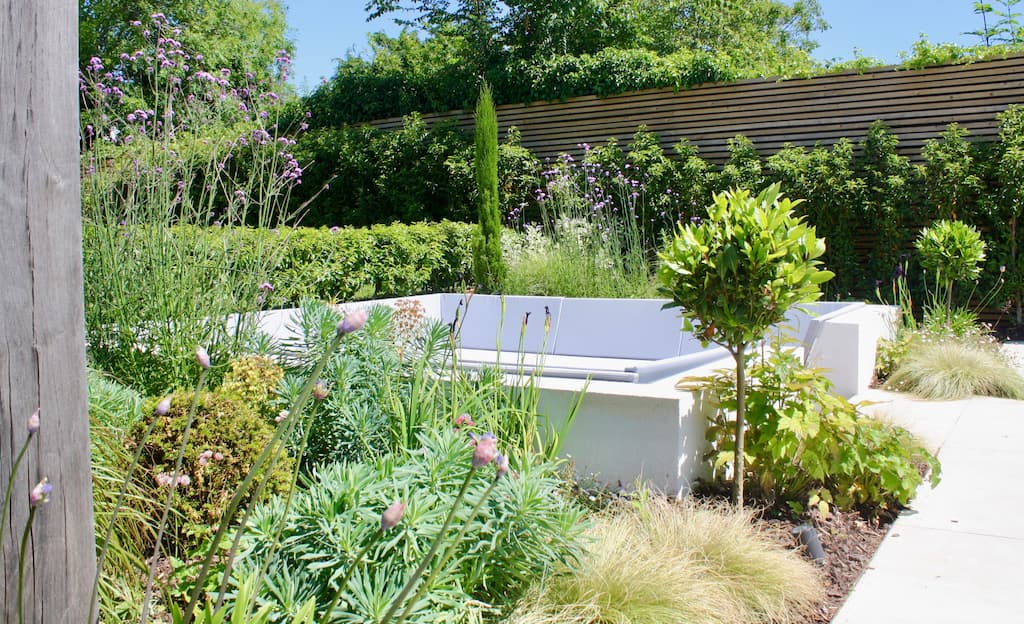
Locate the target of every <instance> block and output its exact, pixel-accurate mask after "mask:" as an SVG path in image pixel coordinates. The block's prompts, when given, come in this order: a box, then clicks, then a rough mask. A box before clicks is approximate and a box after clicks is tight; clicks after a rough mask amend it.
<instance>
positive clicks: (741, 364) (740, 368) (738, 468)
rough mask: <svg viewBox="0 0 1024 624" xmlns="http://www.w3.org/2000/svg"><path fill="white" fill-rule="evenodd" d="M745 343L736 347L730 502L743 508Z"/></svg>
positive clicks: (745, 406)
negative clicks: (734, 422)
mask: <svg viewBox="0 0 1024 624" xmlns="http://www.w3.org/2000/svg"><path fill="white" fill-rule="evenodd" d="M746 356H747V345H745V344H742V345H740V346H738V347H737V348H736V352H735V353H733V357H734V358H736V456H735V459H734V460H733V475H732V502H733V504H734V505H736V507H737V509H743V472H744V467H743V439H744V437H745V435H746V431H747V361H746V360H747V357H746Z"/></svg>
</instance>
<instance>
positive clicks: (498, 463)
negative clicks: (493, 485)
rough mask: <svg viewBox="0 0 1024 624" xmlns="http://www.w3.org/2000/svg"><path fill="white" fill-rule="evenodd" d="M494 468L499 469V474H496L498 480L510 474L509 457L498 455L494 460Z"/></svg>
mask: <svg viewBox="0 0 1024 624" xmlns="http://www.w3.org/2000/svg"><path fill="white" fill-rule="evenodd" d="M494 467H495V468H497V472H496V473H495V474H494V477H495V478H496V479H500V478H502V477H504V476H505V475H507V474H508V457H506V456H504V455H498V456H497V457H495V458H494Z"/></svg>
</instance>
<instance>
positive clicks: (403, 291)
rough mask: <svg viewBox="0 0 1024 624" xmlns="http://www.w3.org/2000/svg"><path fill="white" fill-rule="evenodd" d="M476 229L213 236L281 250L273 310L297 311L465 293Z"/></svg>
mask: <svg viewBox="0 0 1024 624" xmlns="http://www.w3.org/2000/svg"><path fill="white" fill-rule="evenodd" d="M472 229H473V226H472V225H469V224H465V223H457V222H453V221H441V222H438V223H415V224H412V225H404V224H398V223H396V224H392V225H374V226H373V227H370V228H352V227H342V228H330V229H328V228H324V227H322V228H304V227H299V228H279V229H278V230H276V231H259V230H254V229H244V230H243V229H235V230H231V231H227V232H218V231H217V230H208V231H207V233H208V235H212V236H225V235H226V236H228V237H229V239H230V240H229V241H227V247H229V248H231V249H233V250H237V251H238V252H240V253H245V251H246V250H247V249H255V245H256V244H257V243H258V242H262V243H263V244H275V245H279V247H278V249H279V253H280V259H279V261H278V263H277V266H276V268H275V269H274V270H273V271H272V272H271V278H270V283H271V284H273V286H274V290H273V291H272V292H270V293H268V300H267V301H266V305H269V306H273V307H292V306H297V305H298V304H299V301H301V300H302V299H303V298H306V297H312V298H316V299H322V300H326V301H346V300H351V299H369V298H379V297H400V296H405V295H413V294H419V293H424V292H436V291H450V290H454V289H458V288H460V287H461V285H462V284H463V283H466V282H469V281H471V275H472V273H471V266H472V260H471V253H470V238H471V236H472ZM257 239H262V241H258V240H257Z"/></svg>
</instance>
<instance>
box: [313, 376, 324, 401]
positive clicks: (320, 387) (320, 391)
mask: <svg viewBox="0 0 1024 624" xmlns="http://www.w3.org/2000/svg"><path fill="white" fill-rule="evenodd" d="M313 398H314V399H316V400H317V401H323V400H324V399H326V398H327V384H326V383H324V380H323V379H321V380H319V381H317V382H316V385H315V386H313Z"/></svg>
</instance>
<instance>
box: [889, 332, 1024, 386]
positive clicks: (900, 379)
mask: <svg viewBox="0 0 1024 624" xmlns="http://www.w3.org/2000/svg"><path fill="white" fill-rule="evenodd" d="M886 387H887V388H890V389H893V390H899V391H901V392H909V393H911V394H915V395H917V396H920V397H922V398H925V399H931V400H937V401H950V400H956V399H964V398H967V397H970V396H974V395H986V396H996V397H1006V398H1011V399H1022V398H1024V378H1022V377H1021V376H1020V374H1019V373H1018V372H1017V371H1016V370H1015V369H1014V368H1013V367H1012V366H1011V365H1010V364H1009V363H1008V362H1007V361H1006V359H1005V358H1004V357H1003V356H1002V354H1001V353H1000V352H999V345H998V344H993V343H992V342H991V341H989V340H984V339H981V340H979V339H978V338H976V337H967V338H957V337H941V336H940V337H928V336H927V335H926V336H923V337H917V338H915V339H914V340H913V341H912V342H911V343H910V345H909V346H908V348H907V352H906V353H905V354H904V355H903V357H901V358H900V359H899V362H898V363H897V365H896V367H895V370H893V373H892V375H891V376H890V377H889V379H888V381H887V382H886Z"/></svg>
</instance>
